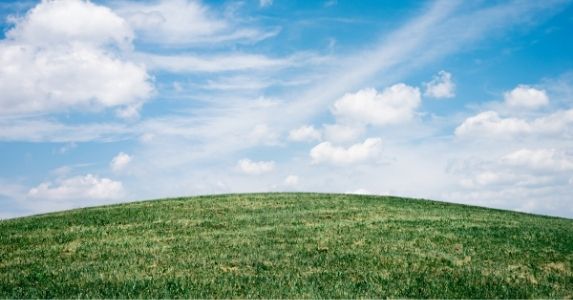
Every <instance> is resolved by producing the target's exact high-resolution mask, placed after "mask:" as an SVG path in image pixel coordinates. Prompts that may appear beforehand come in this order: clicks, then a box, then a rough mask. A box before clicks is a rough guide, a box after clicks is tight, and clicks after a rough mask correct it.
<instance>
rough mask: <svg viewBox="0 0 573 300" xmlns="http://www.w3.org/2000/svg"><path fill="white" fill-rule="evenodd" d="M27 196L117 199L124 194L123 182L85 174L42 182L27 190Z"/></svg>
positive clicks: (66, 198) (67, 198)
mask: <svg viewBox="0 0 573 300" xmlns="http://www.w3.org/2000/svg"><path fill="white" fill-rule="evenodd" d="M27 195H28V197H30V198H38V199H46V200H78V201H79V200H83V199H96V200H105V199H118V198H121V197H122V196H123V195H124V189H123V184H122V183H121V182H119V181H114V180H111V179H109V178H100V177H98V176H96V175H92V174H87V175H85V176H76V177H71V178H66V179H61V180H57V181H56V182H43V183H41V184H40V185H38V186H37V187H35V188H32V189H30V190H29V191H28V194H27Z"/></svg>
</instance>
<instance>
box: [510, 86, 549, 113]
mask: <svg viewBox="0 0 573 300" xmlns="http://www.w3.org/2000/svg"><path fill="white" fill-rule="evenodd" d="M504 98H505V103H506V104H507V105H508V106H509V107H513V108H526V109H535V108H539V107H542V106H546V105H547V104H549V97H548V96H547V93H546V92H545V90H538V89H536V88H532V87H529V86H527V85H518V86H517V87H516V88H514V89H513V90H511V91H509V92H506V93H504Z"/></svg>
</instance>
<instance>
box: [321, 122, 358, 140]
mask: <svg viewBox="0 0 573 300" xmlns="http://www.w3.org/2000/svg"><path fill="white" fill-rule="evenodd" d="M363 133H364V126H356V125H352V126H351V125H341V124H325V125H324V139H325V140H327V141H329V142H334V143H346V142H352V141H355V140H356V139H358V138H359V137H360V136H361V135H362V134H363Z"/></svg>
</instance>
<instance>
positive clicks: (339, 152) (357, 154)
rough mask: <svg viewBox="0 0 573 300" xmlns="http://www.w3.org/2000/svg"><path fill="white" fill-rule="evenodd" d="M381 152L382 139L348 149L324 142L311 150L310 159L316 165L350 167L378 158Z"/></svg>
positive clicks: (366, 141) (365, 142) (375, 139)
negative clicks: (349, 165)
mask: <svg viewBox="0 0 573 300" xmlns="http://www.w3.org/2000/svg"><path fill="white" fill-rule="evenodd" d="M381 150H382V140H381V139H380V138H368V139H366V140H365V141H364V142H363V143H358V144H354V145H352V146H350V147H348V148H344V147H340V146H334V145H333V144H331V143H330V142H323V143H320V144H318V145H316V146H315V147H314V148H312V149H311V150H310V157H311V158H312V162H313V163H315V164H318V163H330V164H334V165H348V164H355V163H361V162H365V161H367V160H369V159H373V158H376V157H377V156H378V155H379V154H380V152H381Z"/></svg>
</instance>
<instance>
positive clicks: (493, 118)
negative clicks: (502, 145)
mask: <svg viewBox="0 0 573 300" xmlns="http://www.w3.org/2000/svg"><path fill="white" fill-rule="evenodd" d="M530 131H531V126H530V125H529V123H527V122H526V121H524V120H522V119H517V118H501V117H500V116H499V114H498V113H497V112H495V111H486V112H482V113H479V114H477V115H475V116H473V117H470V118H467V119H466V120H465V121H464V122H463V123H462V124H461V125H460V126H458V127H457V128H456V130H455V134H456V135H457V136H472V135H480V136H489V135H512V134H522V133H527V132H530Z"/></svg>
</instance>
